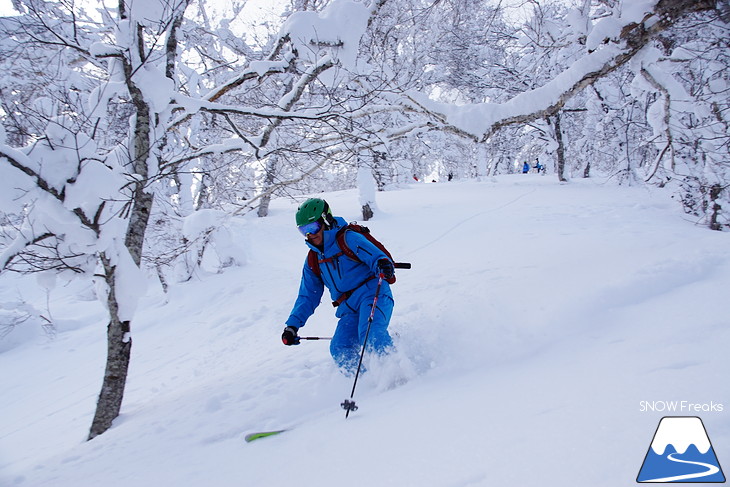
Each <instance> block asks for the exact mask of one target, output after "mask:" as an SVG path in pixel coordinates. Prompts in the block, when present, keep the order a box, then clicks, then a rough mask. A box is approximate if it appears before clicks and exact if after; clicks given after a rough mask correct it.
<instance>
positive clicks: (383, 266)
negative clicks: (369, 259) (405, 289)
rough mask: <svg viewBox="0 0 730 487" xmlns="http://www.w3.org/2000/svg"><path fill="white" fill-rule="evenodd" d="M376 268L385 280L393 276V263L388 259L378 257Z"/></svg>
mask: <svg viewBox="0 0 730 487" xmlns="http://www.w3.org/2000/svg"><path fill="white" fill-rule="evenodd" d="M378 269H379V270H380V273H381V274H383V277H384V278H385V279H386V280H388V279H393V277H395V267H393V263H392V262H391V261H389V260H388V259H380V260H379V261H378Z"/></svg>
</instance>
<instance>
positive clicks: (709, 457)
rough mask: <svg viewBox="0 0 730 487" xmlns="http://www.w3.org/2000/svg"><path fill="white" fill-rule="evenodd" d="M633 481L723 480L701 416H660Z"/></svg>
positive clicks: (703, 481) (720, 481)
mask: <svg viewBox="0 0 730 487" xmlns="http://www.w3.org/2000/svg"><path fill="white" fill-rule="evenodd" d="M636 481H637V482H639V483H644V482H655V483H661V482H701V483H722V482H725V475H724V474H723V472H722V468H721V467H720V462H718V461H717V456H715V450H714V449H713V448H712V444H711V443H710V437H709V436H707V431H706V430H705V425H704V424H703V423H702V420H701V419H700V418H698V417H696V416H665V417H663V418H662V419H661V421H659V426H657V429H656V432H655V433H654V438H653V439H652V440H651V445H649V450H648V451H647V452H646V457H644V463H643V464H642V465H641V470H639V475H638V476H637V477H636Z"/></svg>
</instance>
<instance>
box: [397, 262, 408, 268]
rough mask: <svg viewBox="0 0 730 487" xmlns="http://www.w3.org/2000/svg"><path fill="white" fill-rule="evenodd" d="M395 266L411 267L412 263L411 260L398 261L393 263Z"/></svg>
mask: <svg viewBox="0 0 730 487" xmlns="http://www.w3.org/2000/svg"><path fill="white" fill-rule="evenodd" d="M393 267H395V268H396V269H410V268H411V263H410V262H396V263H394V264H393Z"/></svg>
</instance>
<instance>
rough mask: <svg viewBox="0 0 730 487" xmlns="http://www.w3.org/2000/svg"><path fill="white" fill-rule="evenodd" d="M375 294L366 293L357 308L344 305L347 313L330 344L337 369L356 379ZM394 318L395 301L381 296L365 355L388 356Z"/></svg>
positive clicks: (391, 343)
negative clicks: (391, 319)
mask: <svg viewBox="0 0 730 487" xmlns="http://www.w3.org/2000/svg"><path fill="white" fill-rule="evenodd" d="M374 298H375V295H374V294H370V293H367V294H365V296H363V298H362V299H360V302H359V303H357V304H356V305H355V306H356V307H355V308H353V307H352V306H351V303H348V302H345V303H343V304H342V305H341V306H347V307H348V309H347V311H346V312H345V313H343V314H342V315H341V316H340V320H339V322H338V323H337V329H335V333H334V335H333V336H332V341H331V342H330V353H331V354H332V358H333V359H335V362H336V363H337V365H338V366H339V367H340V368H341V369H342V370H343V371H344V372H345V373H346V374H348V375H354V374H355V371H356V370H357V364H358V362H359V361H360V351H361V350H362V344H363V342H364V341H365V335H366V333H367V329H368V319H369V318H370V311H371V310H372V307H373V299H374ZM392 314H393V298H392V297H391V296H389V295H388V294H383V293H381V294H380V295H379V296H378V303H377V305H376V307H375V313H374V314H373V322H372V324H371V325H370V333H369V334H368V342H367V349H366V352H374V353H377V354H380V355H383V354H386V353H388V352H389V351H390V349H391V348H392V347H393V340H392V339H391V338H390V334H389V333H388V325H389V324H390V317H391V315H392Z"/></svg>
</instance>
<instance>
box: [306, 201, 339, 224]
mask: <svg viewBox="0 0 730 487" xmlns="http://www.w3.org/2000/svg"><path fill="white" fill-rule="evenodd" d="M331 216H332V211H331V210H330V205H328V204H327V202H326V201H325V200H323V199H320V198H309V199H308V200H307V201H305V202H304V203H302V204H301V205H299V208H297V226H298V227H301V226H302V225H306V224H307V223H312V222H315V221H317V220H319V219H320V218H322V220H323V221H324V222H326V223H329V220H330V218H331ZM328 217H329V218H328Z"/></svg>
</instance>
